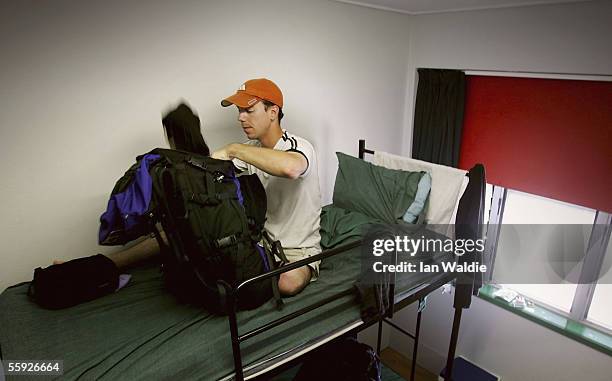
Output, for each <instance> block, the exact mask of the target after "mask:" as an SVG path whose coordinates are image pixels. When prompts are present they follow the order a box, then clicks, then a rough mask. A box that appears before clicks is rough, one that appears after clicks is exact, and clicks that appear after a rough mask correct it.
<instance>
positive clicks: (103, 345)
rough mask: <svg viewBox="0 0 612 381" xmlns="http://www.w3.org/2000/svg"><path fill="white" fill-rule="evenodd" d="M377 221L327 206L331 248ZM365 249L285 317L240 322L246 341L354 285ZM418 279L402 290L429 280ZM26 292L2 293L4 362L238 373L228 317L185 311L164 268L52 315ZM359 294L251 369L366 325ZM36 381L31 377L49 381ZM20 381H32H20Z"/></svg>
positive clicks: (80, 370) (249, 316)
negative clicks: (252, 333) (254, 333)
mask: <svg viewBox="0 0 612 381" xmlns="http://www.w3.org/2000/svg"><path fill="white" fill-rule="evenodd" d="M373 222H376V221H375V220H372V219H368V218H367V217H365V216H364V215H358V214H355V213H354V212H350V213H347V212H346V211H343V210H339V209H334V207H331V206H330V207H326V209H325V213H324V214H323V218H322V223H321V225H322V239H323V241H325V242H327V243H328V244H329V245H331V246H336V245H338V244H339V243H344V242H348V241H350V240H352V239H357V238H359V237H360V236H361V234H362V232H363V229H364V227H366V226H368V224H369V223H373ZM359 250H360V248H355V249H351V250H348V251H345V252H343V253H341V254H339V255H337V256H334V257H331V258H328V259H326V260H324V261H323V263H322V264H321V273H320V278H319V280H317V281H316V282H313V283H312V284H310V285H309V286H308V287H306V289H305V290H304V291H303V292H302V293H300V294H299V295H298V296H296V297H291V298H286V299H284V300H285V308H284V309H283V311H282V312H279V311H277V310H276V309H275V308H274V305H273V303H272V302H269V303H266V304H264V305H263V306H261V307H259V308H257V309H255V310H252V311H242V312H240V313H239V315H238V322H239V330H240V332H241V333H244V332H246V331H247V330H250V329H253V328H255V327H258V326H260V325H262V324H264V323H266V322H269V321H271V320H274V319H276V318H278V317H280V316H282V315H284V314H288V313H291V312H293V311H295V310H297V309H299V308H302V307H304V306H306V305H310V304H312V303H314V302H316V301H317V300H321V299H323V298H326V297H328V296H331V295H333V294H336V293H338V292H340V291H344V290H346V289H347V288H350V287H352V285H353V284H354V282H355V280H356V279H357V278H358V277H359V274H360V261H359ZM419 278H422V277H418V276H412V277H411V278H410V279H407V280H404V281H403V286H402V289H407V288H409V287H412V286H414V285H416V284H418V283H420V282H422V281H423V279H419ZM27 286H28V285H27V284H22V285H18V286H15V287H11V288H8V289H6V290H5V291H4V292H3V293H2V294H1V295H0V351H1V354H2V358H3V359H4V360H25V359H29V360H63V362H64V376H63V377H62V379H67V380H72V379H85V380H90V379H108V380H119V379H130V380H158V379H170V378H172V379H181V380H191V379H193V380H217V379H219V378H223V377H225V376H227V375H228V374H231V373H233V357H232V351H231V341H230V336H229V325H228V320H227V318H226V317H220V316H213V315H211V314H209V313H207V312H206V311H205V310H203V309H201V308H196V307H192V306H187V305H181V304H179V303H178V302H177V301H176V300H175V299H174V297H173V296H172V295H171V294H169V293H168V292H167V291H166V290H165V289H164V285H163V282H162V278H161V274H160V272H159V269H158V268H157V267H155V266H149V267H143V268H139V269H137V270H134V271H133V272H132V280H131V281H130V283H129V284H128V285H127V286H126V287H125V288H123V289H122V290H120V291H118V292H116V293H114V294H112V295H108V296H105V297H102V298H100V299H97V300H94V301H91V302H88V303H83V304H81V305H78V306H75V307H72V308H68V309H64V310H57V311H51V310H45V309H42V308H40V307H38V306H37V305H36V304H34V303H32V302H31V301H30V300H29V299H28V297H27V294H26V293H27ZM359 316H360V311H359V305H358V304H357V302H356V301H355V298H354V297H353V296H347V297H344V298H341V299H339V300H337V301H335V302H333V303H330V304H328V305H325V306H322V307H320V308H318V309H316V310H314V311H312V312H310V313H307V314H303V315H302V316H300V317H298V318H296V319H294V320H291V321H290V322H288V323H285V324H283V325H282V326H279V327H276V328H274V329H272V330H269V331H267V332H265V333H263V334H261V335H258V336H256V337H254V338H252V339H249V340H247V341H246V342H244V343H243V344H242V345H241V349H242V355H243V363H244V364H245V365H247V364H252V363H255V362H257V361H258V360H261V359H265V358H269V357H271V356H274V355H277V354H280V353H283V352H285V351H287V350H289V349H291V348H294V347H296V346H297V345H300V344H305V343H307V342H309V341H312V340H315V339H317V338H318V337H321V336H323V335H325V334H326V333H329V332H330V331H333V330H335V329H338V328H341V327H343V326H345V325H347V324H349V323H352V322H355V321H358V320H359ZM37 377H39V376H36V377H32V379H40V378H37ZM19 379H26V378H25V377H23V376H20V377H19Z"/></svg>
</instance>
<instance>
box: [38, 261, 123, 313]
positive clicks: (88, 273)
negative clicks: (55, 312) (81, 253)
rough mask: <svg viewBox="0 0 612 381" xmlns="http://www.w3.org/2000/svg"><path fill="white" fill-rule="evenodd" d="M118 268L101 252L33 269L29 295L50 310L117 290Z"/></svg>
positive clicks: (69, 305)
mask: <svg viewBox="0 0 612 381" xmlns="http://www.w3.org/2000/svg"><path fill="white" fill-rule="evenodd" d="M118 285H119V270H118V269H117V266H115V263H114V262H113V261H112V260H110V259H109V258H107V257H105V256H104V255H102V254H98V255H94V256H91V257H86V258H78V259H73V260H71V261H68V262H64V263H62V264H58V265H52V266H49V267H47V268H44V269H43V268H41V267H39V268H37V269H36V270H34V279H33V280H32V282H31V283H30V287H29V289H28V295H29V296H30V297H31V298H32V299H33V300H34V301H36V303H38V304H39V305H41V306H42V307H44V308H49V309H60V308H66V307H71V306H74V305H77V304H79V303H83V302H87V301H89V300H93V299H96V298H99V297H101V296H104V295H106V294H110V293H112V292H114V291H115V290H116V289H117V287H118Z"/></svg>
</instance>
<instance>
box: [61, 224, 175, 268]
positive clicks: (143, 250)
mask: <svg viewBox="0 0 612 381" xmlns="http://www.w3.org/2000/svg"><path fill="white" fill-rule="evenodd" d="M161 237H162V239H163V240H164V242H166V244H167V243H168V239H167V238H166V235H165V234H164V232H163V231H162V232H161ZM158 254H159V245H158V243H157V240H156V239H155V238H151V237H147V238H145V239H144V240H143V241H141V242H138V243H137V244H135V245H133V246H131V247H128V248H127V249H124V250H121V251H118V252H115V253H110V254H105V255H106V256H107V257H108V258H110V259H111V260H112V261H113V262H114V263H115V265H116V266H117V267H118V268H119V269H125V268H127V267H130V266H133V265H135V264H137V263H140V262H143V261H145V260H147V259H150V258H153V257H154V256H156V255H158ZM61 263H64V261H61V260H57V259H55V260H54V261H53V264H54V265H59V264H61Z"/></svg>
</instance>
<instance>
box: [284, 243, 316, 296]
mask: <svg viewBox="0 0 612 381" xmlns="http://www.w3.org/2000/svg"><path fill="white" fill-rule="evenodd" d="M283 251H284V253H285V256H286V257H287V260H288V261H289V263H291V262H296V261H299V260H301V259H304V258H308V257H311V256H313V255H315V254H319V253H320V252H321V249H320V248H318V247H304V248H297V249H288V248H285V249H283ZM320 263H321V261H316V262H312V263H310V264H308V265H306V266H302V267H298V268H297V269H294V270H291V271H287V272H286V273H282V274H281V275H280V277H279V279H278V289H279V291H280V292H281V294H283V295H285V296H293V295H295V294H298V293H299V292H300V291H302V290H303V289H304V288H305V287H306V286H308V283H310V282H311V281H315V280H317V278H318V277H319V264H320Z"/></svg>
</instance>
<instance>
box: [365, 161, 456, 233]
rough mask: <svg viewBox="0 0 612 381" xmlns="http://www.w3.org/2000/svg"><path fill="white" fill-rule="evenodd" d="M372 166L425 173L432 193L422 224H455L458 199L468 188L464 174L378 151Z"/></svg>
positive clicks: (437, 165)
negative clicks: (429, 179)
mask: <svg viewBox="0 0 612 381" xmlns="http://www.w3.org/2000/svg"><path fill="white" fill-rule="evenodd" d="M374 164H376V165H380V166H382V167H385V168H390V169H401V170H405V171H425V172H428V173H429V174H430V175H431V193H430V195H429V206H428V208H427V210H426V211H425V222H426V223H427V224H452V223H454V222H455V221H454V218H455V215H456V213H457V211H456V210H457V206H458V204H459V199H460V198H461V196H462V195H463V192H464V191H465V188H466V187H467V177H466V176H465V175H466V174H467V171H464V170H462V169H457V168H452V167H447V166H445V165H439V164H433V163H428V162H426V161H421V160H415V159H411V158H407V157H403V156H398V155H393V154H390V153H387V152H379V151H376V152H375V153H374ZM464 181H465V185H463V183H464ZM462 185H463V186H462Z"/></svg>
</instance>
